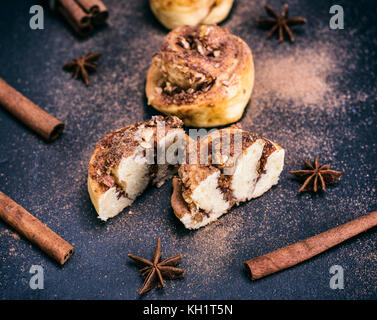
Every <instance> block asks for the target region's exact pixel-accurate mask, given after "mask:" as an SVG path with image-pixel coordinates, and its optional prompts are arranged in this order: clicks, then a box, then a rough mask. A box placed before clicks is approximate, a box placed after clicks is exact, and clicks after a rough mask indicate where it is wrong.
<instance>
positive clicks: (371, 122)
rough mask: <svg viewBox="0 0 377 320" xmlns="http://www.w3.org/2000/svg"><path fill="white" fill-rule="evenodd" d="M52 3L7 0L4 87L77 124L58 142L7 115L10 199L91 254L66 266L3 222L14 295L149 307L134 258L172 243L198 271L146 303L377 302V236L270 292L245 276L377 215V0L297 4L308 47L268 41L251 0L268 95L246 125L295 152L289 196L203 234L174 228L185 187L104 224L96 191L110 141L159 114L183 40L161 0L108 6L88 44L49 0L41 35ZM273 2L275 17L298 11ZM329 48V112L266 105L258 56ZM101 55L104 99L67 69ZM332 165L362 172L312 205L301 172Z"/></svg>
mask: <svg viewBox="0 0 377 320" xmlns="http://www.w3.org/2000/svg"><path fill="white" fill-rule="evenodd" d="M37 3H38V1H37V0H34V1H21V0H19V1H14V0H2V1H1V4H0V32H1V37H0V65H1V67H0V76H1V77H3V78H4V79H5V80H6V81H7V82H8V83H9V84H11V85H12V86H14V87H15V88H16V89H18V90H20V91H21V92H22V93H23V94H24V95H26V96H27V97H29V98H30V99H31V100H33V101H34V102H36V103H37V104H38V105H40V106H42V107H43V108H45V109H46V110H47V111H48V112H50V113H52V114H53V115H55V116H57V117H58V118H59V119H61V120H62V121H64V122H65V124H66V129H65V131H64V134H63V135H62V137H61V138H59V139H58V140H57V141H55V142H53V143H51V144H47V143H45V142H43V141H42V140H41V139H40V138H39V137H38V136H36V135H35V134H33V133H32V132H30V131H29V130H28V129H26V128H25V127H24V126H23V125H22V124H21V123H19V122H18V121H17V120H15V119H14V118H13V117H12V116H11V115H9V114H8V113H7V112H5V111H3V110H1V109H0V189H1V190H2V191H3V192H5V193H6V194H7V195H9V196H10V197H11V198H13V199H14V200H15V201H17V202H18V203H19V204H21V205H23V206H24V207H25V208H26V209H27V210H29V211H30V212H31V213H33V214H34V215H35V216H36V217H38V218H39V219H40V220H41V221H43V222H44V223H46V224H47V225H48V226H49V227H51V228H52V229H53V230H54V231H56V232H57V233H58V234H59V235H61V236H62V237H64V238H65V239H66V240H67V241H69V242H71V243H72V244H73V245H74V246H75V249H76V252H75V254H74V256H73V257H72V258H71V259H70V260H69V261H68V263H66V265H64V267H59V266H57V265H56V264H55V263H54V262H53V261H51V260H50V259H49V258H47V257H46V256H45V255H44V254H43V253H42V252H41V251H39V250H38V249H36V248H35V247H33V246H31V245H30V244H29V242H27V241H26V240H23V239H20V238H19V237H18V236H17V235H16V234H15V233H14V232H13V231H12V230H10V229H9V228H8V227H7V226H6V225H5V224H4V223H2V222H0V299H103V298H106V299H108V298H110V299H136V298H138V295H137V293H136V289H138V288H139V287H140V286H141V284H142V280H141V278H140V277H139V275H138V272H137V270H136V268H135V267H134V266H133V265H132V263H130V262H129V261H128V260H129V259H128V258H127V254H128V253H134V254H137V255H141V256H145V257H149V256H151V255H152V254H153V250H154V246H155V241H156V238H157V237H161V238H162V253H163V257H167V256H171V255H174V254H177V253H179V252H182V253H183V255H184V258H183V260H182V262H181V265H182V266H184V267H185V268H186V269H187V274H186V276H185V277H184V279H183V280H181V281H169V282H168V283H167V287H166V288H165V289H164V290H160V291H158V290H154V291H152V292H150V293H148V294H147V295H146V298H150V299H204V298H208V299H373V298H374V299H375V298H377V289H376V282H377V265H376V264H377V262H376V258H377V256H376V240H377V233H376V229H373V230H370V231H369V232H366V233H364V234H362V235H360V236H358V237H356V238H354V239H352V240H350V241H347V242H346V243H344V244H341V245H339V246H338V247H336V248H334V249H332V250H330V251H328V252H325V253H324V254H322V255H320V256H317V257H315V258H314V259H312V260H310V261H307V262H305V263H302V264H301V265H298V266H295V267H294V268H291V269H289V270H286V271H283V272H280V273H278V274H275V275H272V276H270V277H267V278H265V279H261V280H259V281H256V282H251V281H250V280H248V278H247V277H246V275H245V273H244V272H243V262H244V261H245V260H247V259H249V258H252V257H255V256H258V255H261V254H263V253H266V252H269V251H271V250H275V249H277V248H280V247H283V246H285V245H288V244H291V243H293V242H296V241H298V240H301V239H304V238H306V237H309V236H312V235H314V234H317V233H320V232H323V231H325V230H327V229H329V228H332V227H335V226H337V225H339V224H342V223H345V222H347V221H349V220H352V219H354V218H357V217H359V216H361V215H363V214H365V213H367V212H370V211H372V210H377V201H376V188H377V183H376V176H377V161H376V147H377V138H376V137H377V126H376V119H377V104H376V70H377V68H376V67H377V42H376V41H377V39H376V34H377V32H376V31H377V25H376V18H375V17H376V16H377V11H376V5H375V2H374V1H357V2H355V1H350V0H349V1H341V2H339V1H335V2H331V1H324V0H318V1H310V0H306V1H304V0H303V1H289V2H288V3H289V4H290V8H291V13H292V15H302V16H305V17H306V18H308V24H307V25H306V26H304V27H302V28H299V30H297V31H296V32H295V34H296V38H297V42H296V43H295V44H294V45H290V44H289V43H284V44H282V45H278V44H277V42H276V41H273V40H271V41H265V40H264V38H263V37H264V35H265V33H264V31H263V30H260V29H258V28H257V26H256V22H255V19H256V18H257V17H259V16H261V15H264V10H263V7H262V5H261V4H260V3H259V1H251V0H238V1H236V4H235V6H234V8H233V9H232V12H231V14H230V16H229V17H228V19H227V20H226V21H225V22H224V23H223V24H222V25H224V26H227V27H228V28H229V29H230V31H231V32H233V33H235V34H237V35H239V36H241V37H242V38H243V39H244V40H245V41H246V42H247V43H248V44H249V46H250V47H251V48H252V50H253V53H254V59H255V62H256V68H257V74H256V88H255V95H254V98H253V100H252V103H251V105H249V107H248V108H247V109H246V111H245V115H244V117H243V119H242V123H243V126H244V127H245V128H246V129H250V130H254V131H256V132H258V133H261V134H264V135H265V136H266V137H268V138H270V139H272V140H274V141H276V142H278V143H279V144H281V145H282V146H284V147H285V148H286V150H287V152H286V162H285V169H284V171H283V173H282V176H281V180H280V183H279V185H278V186H277V187H275V188H273V189H272V190H270V191H269V192H267V193H266V194H265V195H264V196H263V197H261V198H259V199H255V200H253V201H250V202H248V203H246V204H243V205H240V206H239V207H237V208H234V209H233V210H232V211H231V212H230V213H228V214H227V215H225V216H224V217H222V218H221V219H220V220H219V221H218V222H216V223H213V224H212V225H210V226H207V227H206V228H204V229H201V230H198V231H188V230H185V229H184V227H183V226H182V225H181V224H180V222H179V221H178V220H177V219H176V218H175V217H174V215H173V212H172V209H171V207H170V200H169V196H170V194H171V183H170V182H169V183H167V184H165V185H164V186H163V187H162V188H160V189H149V190H147V191H146V192H145V194H143V195H142V196H141V197H140V198H139V199H138V200H137V201H136V202H135V204H134V205H133V206H132V207H131V208H129V209H126V210H124V212H123V213H122V214H120V215H119V216H117V217H116V218H114V219H111V220H110V221H108V222H107V223H101V222H100V220H99V219H97V217H96V213H95V210H94V208H93V207H92V205H91V202H90V200H89V196H88V193H87V187H86V174H87V163H88V160H89V157H90V155H91V152H92V151H93V149H94V147H95V144H96V143H97V142H98V141H99V140H100V139H101V138H102V137H103V136H104V135H105V134H106V133H107V132H109V131H112V130H114V129H116V128H119V127H122V126H124V125H128V124H130V123H133V122H135V121H139V120H145V119H148V118H149V117H150V116H151V115H153V114H154V112H153V110H152V109H151V108H149V107H147V105H146V98H145V95H144V80H145V74H146V70H147V68H148V66H149V64H150V60H151V57H152V54H153V53H154V52H156V51H157V50H158V48H159V45H160V43H161V40H162V38H163V36H164V35H165V34H166V33H167V31H166V30H165V29H164V28H163V27H161V26H160V24H159V23H158V22H157V20H156V19H155V18H154V17H153V15H152V13H151V12H150V10H149V6H148V4H147V1H146V0H133V1H116V0H112V1H110V0H109V1H106V4H107V6H108V8H109V11H110V19H109V21H108V25H107V26H106V27H104V28H102V29H101V30H99V31H98V32H96V33H95V34H94V35H92V36H90V37H89V38H87V39H84V40H82V39H78V38H77V37H76V36H75V35H74V34H73V33H72V32H71V31H70V28H69V27H67V26H66V25H65V23H64V22H62V21H61V20H60V19H59V18H57V17H56V16H54V15H53V14H52V13H51V12H50V11H49V10H47V6H46V4H43V5H44V7H45V9H46V10H45V29H44V30H35V31H33V30H31V29H30V28H29V19H30V14H29V13H28V12H29V8H30V6H31V5H33V4H37ZM269 3H270V4H271V5H272V6H273V7H275V8H280V6H281V4H282V3H281V2H280V1H274V0H270V1H269ZM334 3H336V4H342V5H343V7H344V10H345V29H344V30H337V31H335V30H329V28H328V21H329V17H330V15H329V13H328V11H329V7H330V5H331V4H334ZM279 10H280V9H279ZM317 48H321V50H323V48H325V49H326V50H325V51H326V52H327V53H329V52H330V54H331V55H332V57H335V60H332V61H335V62H334V68H335V64H336V66H337V68H338V69H340V72H337V73H336V74H333V73H332V74H330V75H329V79H328V81H329V86H331V87H332V88H333V89H332V93H331V97H329V100H328V102H327V99H325V102H324V103H323V104H321V105H317V106H316V105H315V104H314V105H311V106H307V105H300V104H297V103H296V102H295V101H286V100H284V99H280V98H276V99H275V98H273V96H268V99H266V96H267V95H264V94H263V91H261V90H262V89H258V86H257V85H258V61H264V59H266V58H265V57H266V56H269V57H271V58H279V57H289V56H291V55H292V54H294V52H296V53H297V51H295V50H298V49H308V50H309V51H310V52H316V50H317ZM87 51H103V52H104V55H103V57H102V58H101V60H100V67H99V68H98V72H97V73H96V74H94V75H93V76H92V77H91V79H92V82H91V86H90V87H89V88H86V87H85V86H84V84H83V83H81V82H78V81H74V80H73V79H71V77H70V74H68V73H65V72H63V71H62V70H61V67H62V65H63V64H64V63H65V62H67V61H69V60H71V59H72V58H74V57H76V56H79V55H82V54H85V53H86V52H87ZM318 51H320V50H319V49H318ZM308 59H309V60H310V57H308ZM327 67H328V66H327ZM330 69H331V68H330ZM303 72H304V71H303ZM287 85H289V84H287ZM258 90H259V92H258ZM263 99H264V100H263ZM340 99H342V102H341V103H340V102H339V101H340ZM263 101H264V102H263ZM265 101H268V103H265ZM334 101H335V102H334ZM295 103H296V104H295ZM316 154H319V155H320V159H321V160H322V161H323V162H327V161H328V162H330V163H331V164H332V167H333V168H335V169H342V170H344V171H345V172H346V173H345V175H344V176H343V177H342V179H341V181H340V182H339V183H337V185H336V186H334V187H331V188H329V189H328V191H327V192H326V193H324V194H323V193H322V194H318V195H313V194H310V193H305V194H302V195H298V194H297V189H298V187H299V184H298V183H297V182H296V181H295V180H293V179H292V178H291V176H290V175H289V173H288V171H289V170H293V169H296V168H299V167H300V166H301V163H302V161H301V159H302V158H309V159H310V158H314V155H316ZM33 264H38V265H42V266H43V267H44V270H45V289H44V290H35V291H33V290H31V289H30V288H29V279H30V276H31V275H30V274H29V269H30V267H31V265H33ZM335 264H339V265H341V266H342V267H343V268H344V271H345V289H344V290H331V289H330V288H329V279H330V277H331V275H330V274H329V268H330V267H331V266H332V265H335Z"/></svg>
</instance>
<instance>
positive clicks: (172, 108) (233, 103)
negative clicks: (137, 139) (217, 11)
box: [146, 25, 254, 127]
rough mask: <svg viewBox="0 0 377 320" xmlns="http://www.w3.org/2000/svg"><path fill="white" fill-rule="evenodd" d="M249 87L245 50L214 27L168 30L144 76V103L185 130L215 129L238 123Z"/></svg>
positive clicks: (250, 70)
mask: <svg viewBox="0 0 377 320" xmlns="http://www.w3.org/2000/svg"><path fill="white" fill-rule="evenodd" d="M253 85H254V63H253V57H252V54H251V50H250V48H249V47H248V45H247V44H246V43H245V42H244V41H243V40H241V39H240V38H239V37H236V36H234V35H232V34H230V33H229V31H228V30H227V29H225V28H221V27H218V26H215V25H201V26H194V27H190V26H183V27H178V28H176V29H174V30H173V31H171V32H170V33H169V34H168V35H167V36H166V37H165V39H164V41H163V43H162V45H161V48H160V51H159V52H158V53H157V54H156V55H155V56H154V57H153V59H152V65H151V67H150V68H149V70H148V73H147V80H146V95H147V98H148V104H150V105H152V106H153V107H154V108H155V109H157V110H159V111H160V112H162V113H164V114H168V115H175V116H177V117H179V118H181V119H182V120H183V121H184V123H185V125H187V126H193V127H215V126H221V125H225V124H229V123H232V122H236V121H238V120H239V119H240V118H241V116H242V113H243V111H244V109H245V107H246V105H247V103H248V101H249V99H250V96H251V92H252V89H253Z"/></svg>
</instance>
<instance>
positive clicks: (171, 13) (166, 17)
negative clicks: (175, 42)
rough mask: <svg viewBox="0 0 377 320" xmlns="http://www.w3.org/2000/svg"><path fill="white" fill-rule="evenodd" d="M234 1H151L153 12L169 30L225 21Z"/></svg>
mask: <svg viewBox="0 0 377 320" xmlns="http://www.w3.org/2000/svg"><path fill="white" fill-rule="evenodd" d="M233 1H234V0H150V1H149V3H150V6H151V9H152V12H153V13H154V15H155V16H156V18H157V19H158V20H159V21H160V22H161V23H162V24H163V25H164V26H165V27H166V28H168V29H174V28H176V27H180V26H184V25H188V26H195V25H198V24H212V23H219V22H221V21H223V20H224V19H225V18H226V17H227V16H228V14H229V11H230V9H231V8H232V5H233Z"/></svg>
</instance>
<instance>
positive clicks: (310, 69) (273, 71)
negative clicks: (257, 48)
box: [254, 47, 339, 106]
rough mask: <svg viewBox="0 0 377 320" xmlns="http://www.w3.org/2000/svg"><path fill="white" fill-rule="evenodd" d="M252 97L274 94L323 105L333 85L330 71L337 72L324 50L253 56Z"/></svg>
mask: <svg viewBox="0 0 377 320" xmlns="http://www.w3.org/2000/svg"><path fill="white" fill-rule="evenodd" d="M255 63H256V66H255V69H256V73H255V80H256V81H255V89H254V93H255V94H254V99H255V100H263V99H270V98H271V96H272V97H273V98H277V99H282V100H285V101H290V102H292V103H293V104H294V105H310V104H316V105H318V106H322V105H324V102H325V101H324V100H325V97H326V96H327V95H328V94H331V92H332V90H333V88H332V86H331V84H330V83H328V82H327V77H328V76H329V75H330V74H334V73H336V72H339V68H337V66H336V64H335V63H334V61H333V59H332V57H331V54H329V53H328V52H327V50H324V49H322V50H318V48H317V47H316V48H315V49H297V50H296V52H295V53H294V54H292V55H285V56H283V57H281V56H278V55H276V54H274V55H271V57H267V59H266V58H264V59H262V60H256V62H255Z"/></svg>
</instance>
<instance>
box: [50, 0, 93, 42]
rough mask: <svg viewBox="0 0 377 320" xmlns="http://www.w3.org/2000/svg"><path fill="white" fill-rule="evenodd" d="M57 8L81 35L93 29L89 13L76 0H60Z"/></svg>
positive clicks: (85, 34)
mask: <svg viewBox="0 0 377 320" xmlns="http://www.w3.org/2000/svg"><path fill="white" fill-rule="evenodd" d="M56 8H57V10H58V11H59V12H60V14H61V15H62V16H63V17H64V19H65V20H66V21H67V22H68V23H69V24H70V26H71V27H72V28H73V30H75V32H76V33H78V34H79V35H81V36H87V35H88V34H90V33H91V32H92V31H93V25H92V24H91V20H90V16H89V14H88V13H86V12H85V11H84V9H83V8H81V7H80V6H79V5H78V3H77V2H75V1H74V0H59V1H58V2H57V4H56Z"/></svg>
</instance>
